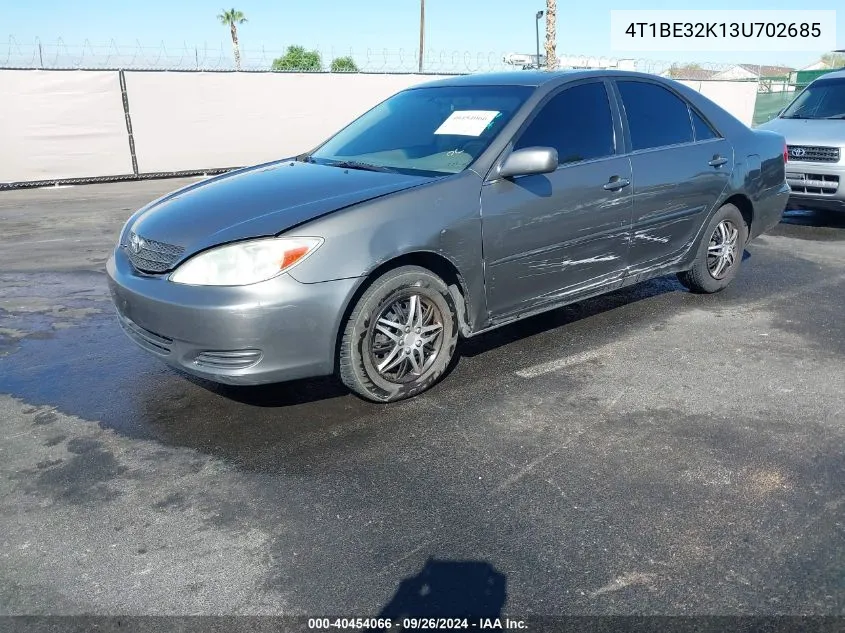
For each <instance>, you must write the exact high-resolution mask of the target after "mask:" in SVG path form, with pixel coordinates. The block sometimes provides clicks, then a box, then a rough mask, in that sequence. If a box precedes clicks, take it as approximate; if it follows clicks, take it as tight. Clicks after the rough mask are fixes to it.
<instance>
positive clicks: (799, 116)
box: [781, 114, 813, 119]
mask: <svg viewBox="0 0 845 633" xmlns="http://www.w3.org/2000/svg"><path fill="white" fill-rule="evenodd" d="M811 118H813V117H809V116H804V115H803V114H785V115H783V116H782V117H781V119H811Z"/></svg>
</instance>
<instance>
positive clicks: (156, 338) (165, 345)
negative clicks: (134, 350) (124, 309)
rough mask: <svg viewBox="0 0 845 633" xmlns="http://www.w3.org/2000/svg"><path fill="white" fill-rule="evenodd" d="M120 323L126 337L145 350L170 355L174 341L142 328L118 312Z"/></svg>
mask: <svg viewBox="0 0 845 633" xmlns="http://www.w3.org/2000/svg"><path fill="white" fill-rule="evenodd" d="M117 316H118V323H120V327H122V328H123V331H124V332H126V335H127V336H128V337H129V338H131V339H132V340H133V341H135V342H136V343H137V344H138V345H140V346H141V347H143V348H144V349H145V350H147V351H149V352H152V353H153V354H158V355H159V356H167V355H168V354H170V346H171V345H173V339H172V338H168V337H166V336H162V335H161V334H156V333H155V332H150V331H149V330H147V329H144V328H142V327H141V326H140V325H138V324H137V323H135V322H134V321H132V320H131V319H129V318H128V317H125V316H123V315H122V314H120V313H119V312H118V315H117Z"/></svg>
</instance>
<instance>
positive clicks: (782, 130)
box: [759, 119, 845, 147]
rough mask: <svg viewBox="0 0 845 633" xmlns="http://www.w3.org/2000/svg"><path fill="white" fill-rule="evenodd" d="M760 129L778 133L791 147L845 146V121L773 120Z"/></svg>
mask: <svg viewBox="0 0 845 633" xmlns="http://www.w3.org/2000/svg"><path fill="white" fill-rule="evenodd" d="M759 128H760V129H762V130H771V131H772V132H777V133H778V134H780V135H781V136H783V137H784V138H785V139H786V142H787V143H789V144H790V145H816V146H823V147H838V146H840V145H845V119H772V120H771V121H769V122H767V123H764V124H763V125H761V126H759Z"/></svg>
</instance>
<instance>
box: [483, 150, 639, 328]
mask: <svg viewBox="0 0 845 633" xmlns="http://www.w3.org/2000/svg"><path fill="white" fill-rule="evenodd" d="M614 176H618V177H620V178H626V179H630V177H631V173H630V162H629V160H628V158H627V157H622V158H610V159H605V160H599V161H593V162H590V163H582V164H577V165H568V166H564V167H560V168H559V169H558V170H557V171H555V172H553V173H551V174H544V175H536V176H525V177H521V178H517V179H515V180H513V181H508V180H500V181H496V182H493V183H489V184H487V185H485V186H484V187H483V189H482V202H481V206H482V225H483V234H484V257H485V262H486V279H487V300H488V306H489V309H490V313H491V316H492V317H493V318H496V317H503V316H507V315H509V314H511V313H513V312H519V311H523V310H525V309H526V308H528V307H530V306H532V305H534V304H537V303H539V302H543V301H546V300H548V298H549V297H557V296H561V295H564V294H566V293H567V292H571V291H575V290H577V289H579V288H581V287H584V286H588V285H591V284H595V283H598V282H602V281H610V280H613V279H616V278H619V277H621V275H622V274H623V271H624V268H625V265H626V262H627V251H628V237H629V231H630V224H631V213H632V207H631V194H630V187H625V188H623V189H621V190H619V191H608V190H606V189H604V188H603V185H605V184H606V183H607V182H608V181H609V180H610V179H611V177H614Z"/></svg>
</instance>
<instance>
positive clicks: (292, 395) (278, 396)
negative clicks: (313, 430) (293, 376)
mask: <svg viewBox="0 0 845 633" xmlns="http://www.w3.org/2000/svg"><path fill="white" fill-rule="evenodd" d="M748 257H750V255H749V254H748V251H745V253H744V256H743V259H747V258H748ZM670 292H686V289H685V288H684V287H683V286H682V285H681V283H680V282H679V281H678V280H677V279H676V277H675V276H674V275H671V276H666V277H658V278H656V279H651V280H649V281H646V282H643V283H640V284H635V285H632V286H629V287H627V288H624V289H622V290H617V291H615V292H610V293H607V294H605V295H600V296H598V297H594V298H592V299H585V300H584V301H579V302H576V303H571V304H569V305H566V306H563V307H559V308H553V309H551V310H549V311H547V312H543V313H541V314H538V315H536V316H532V317H528V318H526V319H524V320H521V321H517V322H514V323H510V324H508V325H504V326H502V327H500V328H497V329H495V330H491V331H490V332H487V333H485V334H480V335H478V336H476V337H472V338H469V339H463V340H462V341H461V342H460V343H459V345H458V347H457V350H456V351H455V356H454V358H453V359H452V362H451V363H450V364H449V367H448V368H447V369H446V371H445V372H444V376H443V378H444V379H445V378H447V377H448V376H449V374H451V373H452V372H453V371H454V370H455V368H456V367H457V365H458V364H459V362H460V359H461V358H463V357H466V358H472V357H475V356H479V355H483V354H485V353H487V352H490V351H492V350H495V349H497V348H499V347H502V346H504V345H508V344H511V343H515V342H518V341H520V340H522V339H526V338H530V337H532V336H536V335H538V334H543V333H545V332H549V331H551V330H555V329H557V328H560V327H563V326H566V325H569V324H572V323H576V322H578V321H580V320H582V319H586V318H589V317H592V316H595V315H598V314H601V313H604V312H608V311H610V310H613V309H616V308H619V307H621V306H625V305H631V304H634V303H636V302H638V301H644V300H646V299H651V298H653V297H656V296H659V295H663V294H667V293H670ZM173 371H177V370H173ZM178 373H179V375H180V376H183V377H184V378H186V379H187V380H189V381H190V382H192V383H194V384H195V385H197V386H199V387H202V388H203V389H205V390H207V391H211V392H213V393H216V394H218V395H220V396H223V397H225V398H228V399H230V400H233V401H235V402H239V403H241V404H246V405H250V406H255V407H286V406H294V405H299V404H307V403H311V402H316V401H320V400H330V399H333V398H339V397H342V396H346V395H349V394H350V393H351V392H350V391H349V390H348V389H347V388H346V387H345V386H344V385H343V383H342V382H341V381H340V379H339V378H337V377H336V376H324V377H319V378H304V379H301V380H294V381H290V382H284V383H278V384H270V385H258V386H239V385H224V384H218V383H214V382H210V381H207V380H204V379H202V378H198V377H196V376H193V375H190V374H187V373H183V372H178Z"/></svg>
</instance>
